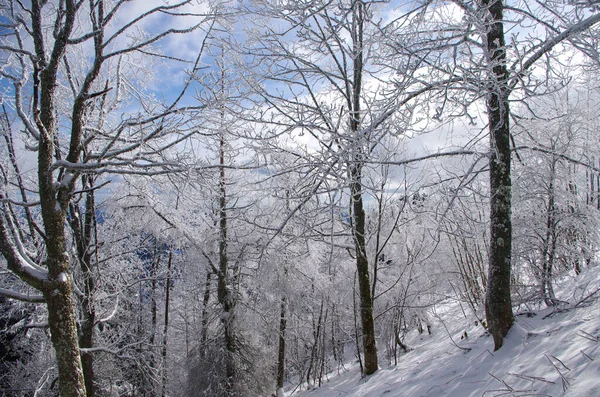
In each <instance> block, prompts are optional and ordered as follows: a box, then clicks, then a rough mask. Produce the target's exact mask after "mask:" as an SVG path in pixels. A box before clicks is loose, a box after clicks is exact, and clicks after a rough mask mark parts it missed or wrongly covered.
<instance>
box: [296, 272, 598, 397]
mask: <svg viewBox="0 0 600 397" xmlns="http://www.w3.org/2000/svg"><path fill="white" fill-rule="evenodd" d="M556 290H557V297H558V298H559V299H560V300H561V301H562V303H561V305H560V306H558V307H556V308H548V309H543V310H533V311H532V310H527V309H525V308H521V309H520V311H516V314H517V315H516V322H515V325H514V326H513V327H512V329H511V330H510V332H509V334H508V336H507V338H506V340H505V344H504V346H503V347H502V349H500V350H498V351H496V352H493V345H494V344H493V341H492V338H491V337H490V336H489V335H488V334H487V333H486V332H485V330H484V329H483V327H482V326H481V325H479V326H477V325H476V324H475V321H474V319H473V318H467V317H466V316H465V315H464V314H463V312H462V310H460V308H459V306H458V304H456V303H452V302H447V303H445V304H442V305H440V306H438V307H436V308H434V309H433V310H435V313H434V315H433V316H432V335H427V334H426V332H425V333H423V334H422V335H418V334H417V333H416V332H415V334H414V335H413V334H411V335H410V336H409V338H407V340H406V342H407V345H408V347H409V348H410V349H411V350H410V351H409V352H408V353H405V354H402V355H401V356H400V358H399V361H398V365H397V366H385V363H382V362H381V361H380V370H379V371H377V372H376V373H375V374H373V375H371V376H369V377H367V378H362V379H361V377H360V371H359V367H358V364H356V363H352V364H349V365H346V368H345V369H346V371H344V372H342V373H340V374H339V375H338V374H337V372H336V373H335V374H331V375H329V376H328V380H327V382H326V383H324V384H323V385H322V386H321V387H319V388H309V390H306V389H307V387H306V385H302V386H301V387H300V388H298V389H297V390H294V391H293V390H292V389H293V387H292V388H290V389H289V390H288V392H287V395H288V396H294V397H342V396H343V397H362V396H368V397H379V396H381V397H420V396H424V397H425V396H426V397H444V396H447V397H493V396H498V397H499V396H551V397H559V396H561V397H562V396H565V397H600V267H595V268H590V269H588V270H586V271H585V272H584V273H582V274H581V275H579V276H577V277H574V278H570V279H568V280H563V281H562V282H561V283H560V284H559V285H558V286H557V288H556ZM465 332H466V335H467V337H465ZM461 337H462V338H461Z"/></svg>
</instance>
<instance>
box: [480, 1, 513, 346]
mask: <svg viewBox="0 0 600 397" xmlns="http://www.w3.org/2000/svg"><path fill="white" fill-rule="evenodd" d="M481 4H482V6H483V7H485V8H486V9H487V17H488V18H489V22H488V23H489V27H488V31H487V37H486V44H487V50H488V62H489V65H490V66H491V68H492V70H491V76H490V85H489V92H488V97H487V111H488V120H489V121H488V122H489V130H490V195H491V198H490V252H489V268H488V282H487V295H486V302H485V311H486V317H487V322H488V330H489V332H490V333H491V334H492V337H493V338H494V350H498V349H499V348H501V347H502V344H503V340H504V337H505V336H506V334H507V333H508V331H509V329H510V327H511V326H512V324H513V321H514V317H513V312H512V301H511V296H510V273H511V246H512V223H511V175H510V165H511V158H510V156H511V153H510V124H509V111H510V109H509V104H508V95H509V93H510V90H509V87H508V78H509V75H508V70H507V68H506V63H505V62H506V50H505V40H504V25H503V23H502V18H503V4H502V1H498V0H482V3H481Z"/></svg>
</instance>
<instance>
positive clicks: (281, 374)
mask: <svg viewBox="0 0 600 397" xmlns="http://www.w3.org/2000/svg"><path fill="white" fill-rule="evenodd" d="M285 305H286V302H285V296H284V297H282V298H281V315H280V317H279V348H278V356H277V393H278V395H279V394H281V393H280V391H279V390H282V389H283V381H284V379H285V328H286V317H285V316H286V314H285Z"/></svg>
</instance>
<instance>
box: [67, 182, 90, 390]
mask: <svg viewBox="0 0 600 397" xmlns="http://www.w3.org/2000/svg"><path fill="white" fill-rule="evenodd" d="M83 180H84V186H85V187H86V188H89V189H91V188H93V182H92V180H91V178H87V179H86V178H84V179H83ZM85 181H87V182H89V183H87V182H85ZM70 210H71V217H70V224H71V229H72V230H73V234H74V236H75V241H76V245H77V256H78V258H79V265H80V266H81V272H82V274H83V297H82V298H81V314H82V321H81V323H80V325H79V347H80V348H82V349H89V348H91V347H93V344H94V325H95V321H96V309H95V305H94V297H93V294H94V290H95V288H96V286H95V280H94V275H93V271H92V248H91V244H92V231H93V230H94V227H95V217H96V214H95V210H96V208H95V201H94V191H93V190H90V191H89V192H87V193H86V201H85V213H84V219H83V225H81V224H80V223H79V222H80V215H79V212H80V211H79V208H77V207H76V206H75V204H71V205H70ZM82 226H83V227H82ZM81 364H82V367H83V377H84V380H85V389H86V395H87V397H94V395H95V386H94V382H95V379H94V356H93V354H92V353H82V355H81Z"/></svg>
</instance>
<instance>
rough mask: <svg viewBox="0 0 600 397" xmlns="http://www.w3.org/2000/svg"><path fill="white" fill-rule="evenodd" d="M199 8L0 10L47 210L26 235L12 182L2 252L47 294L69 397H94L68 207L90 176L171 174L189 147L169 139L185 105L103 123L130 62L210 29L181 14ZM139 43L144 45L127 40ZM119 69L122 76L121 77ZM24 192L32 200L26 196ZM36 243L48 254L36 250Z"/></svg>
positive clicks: (6, 74) (2, 223)
mask: <svg viewBox="0 0 600 397" xmlns="http://www.w3.org/2000/svg"><path fill="white" fill-rule="evenodd" d="M190 3H191V2H190V1H182V2H180V3H175V4H172V5H167V4H164V5H159V6H156V7H154V8H150V7H146V8H145V9H143V10H139V13H137V16H136V17H134V18H132V19H129V18H130V17H127V18H126V19H127V20H125V19H124V18H120V17H119V16H120V15H121V12H123V11H133V12H135V10H132V9H131V8H129V7H128V6H130V5H129V4H128V3H127V2H125V1H117V2H114V3H112V2H111V3H105V2H104V1H96V2H94V1H90V2H85V1H82V0H80V1H75V0H66V1H60V2H48V1H39V0H33V1H31V2H30V3H27V4H24V3H21V2H19V1H11V2H5V3H4V4H3V5H2V6H1V9H0V11H1V12H2V19H3V21H5V22H3V29H4V30H5V31H4V34H3V36H2V43H1V48H2V50H3V55H2V57H3V63H4V65H3V67H2V69H1V70H0V76H1V77H2V80H3V82H4V83H6V85H7V86H8V85H10V89H8V90H7V91H5V92H4V93H3V95H4V97H3V102H4V103H8V104H9V110H8V113H9V114H10V115H11V117H13V116H14V117H16V118H17V119H18V121H19V125H21V126H22V130H23V135H22V136H21V138H22V141H23V142H24V146H26V148H27V149H28V150H32V151H34V152H36V154H37V160H36V167H37V175H36V179H37V187H33V186H27V188H28V190H29V191H32V192H34V193H33V194H32V196H33V197H34V198H33V199H32V198H31V197H30V198H29V200H31V201H32V202H33V203H34V205H38V206H39V213H40V217H41V225H37V224H36V223H34V224H33V225H32V228H31V229H30V230H31V231H30V232H29V233H28V232H27V229H26V228H25V229H24V228H22V227H20V219H19V217H18V216H16V215H15V213H14V212H11V211H10V210H9V208H8V206H9V205H10V203H11V202H13V203H15V204H16V205H17V206H29V205H30V204H28V202H27V200H28V198H27V197H20V198H19V199H14V198H13V197H12V195H13V191H12V190H11V189H9V187H8V186H7V183H6V181H5V184H4V186H3V189H2V192H1V193H0V199H1V200H2V203H3V207H4V208H3V211H2V214H1V216H0V251H1V252H2V255H3V257H4V258H5V259H6V262H7V265H8V268H9V269H10V270H11V271H12V272H13V273H14V274H16V275H17V276H19V278H20V279H21V280H23V281H24V282H25V283H26V284H28V285H29V286H31V287H33V288H35V289H37V290H38V291H39V292H40V293H41V297H40V298H39V299H40V300H41V299H43V300H44V302H45V304H46V306H47V309H48V323H49V328H50V333H51V339H52V344H53V346H54V349H55V353H56V362H57V367H58V374H59V388H60V394H61V395H62V396H64V397H71V396H83V395H85V394H86V388H85V384H84V373H83V369H82V364H81V359H80V350H79V340H78V339H79V338H78V330H77V324H76V310H75V302H74V299H73V289H72V288H73V287H72V282H73V279H72V271H71V267H70V265H71V259H70V255H69V244H68V239H67V237H68V236H67V232H66V230H65V227H64V226H65V221H66V219H67V213H68V210H69V206H70V204H71V201H72V199H73V198H74V197H75V196H77V195H78V193H77V190H78V186H79V182H80V177H81V176H82V175H84V174H88V173H89V174H94V173H96V174H101V173H106V172H108V171H117V170H119V171H121V172H131V173H147V172H151V171H149V169H153V168H154V169H160V171H159V172H168V171H170V170H171V169H172V166H171V165H170V164H169V163H168V162H165V161H164V159H160V153H161V151H162V149H163V148H165V147H168V146H169V145H171V144H172V141H173V140H176V139H180V138H181V136H179V137H174V138H173V139H167V136H169V134H171V133H173V132H174V129H175V127H176V125H178V123H179V122H180V121H181V120H173V121H170V119H169V116H170V115H172V114H174V113H175V112H176V111H178V110H179V109H178V107H177V101H175V102H174V103H173V104H171V105H168V106H165V107H163V108H161V107H158V106H156V107H154V108H153V109H152V108H146V109H145V110H144V111H143V112H141V113H140V114H137V115H131V117H127V116H125V117H121V118H117V119H116V120H118V119H120V120H121V121H120V122H119V121H115V120H112V121H113V122H111V123H103V122H98V120H100V121H102V120H106V117H107V113H105V112H106V111H111V110H112V111H114V110H115V109H116V108H117V107H118V106H122V105H123V98H122V97H121V95H123V94H124V92H123V90H125V91H127V90H128V88H123V87H122V86H121V83H122V82H123V81H122V80H121V76H120V75H119V73H120V70H119V68H120V67H121V61H122V60H124V59H126V58H127V57H128V56H133V55H134V54H136V53H139V51H142V53H144V52H147V51H148V50H150V47H151V45H152V44H154V43H157V42H158V41H160V40H161V39H165V38H167V37H169V36H171V35H175V34H183V33H189V32H193V31H195V30H197V29H198V28H200V27H201V26H204V25H205V24H206V23H207V21H208V20H209V19H211V16H207V15H203V14H199V13H194V12H193V10H192V11H189V9H188V11H189V12H188V13H183V14H181V15H182V16H181V17H178V16H177V13H178V12H179V11H182V10H183V9H184V8H185V7H186V6H188V5H189V4H190ZM128 8H129V9H128ZM165 15H167V16H169V17H168V18H166V23H165V25H164V26H166V28H165V29H164V30H162V31H153V32H150V33H149V34H148V35H146V34H142V31H143V27H142V25H145V24H146V23H147V22H148V21H150V20H151V19H152V18H155V17H158V16H165ZM189 16H194V17H195V21H193V22H191V23H190V22H189V20H188V22H187V23H186V22H183V23H182V22H181V19H183V18H184V17H189ZM174 24H179V27H175V26H174ZM136 29H137V30H136ZM134 31H136V33H133V32H134ZM132 34H133V35H136V34H137V37H135V38H133V36H130V38H132V39H133V40H125V39H124V38H125V37H126V36H128V35H132ZM126 41H127V42H126ZM79 55H81V58H80V60H81V64H77V65H74V64H73V63H72V61H73V59H74V58H75V57H77V56H79ZM156 56H157V57H160V54H156ZM111 67H116V68H117V69H116V73H115V70H114V69H113V70H111ZM66 87H70V91H71V94H69V93H68V92H69V90H68V89H66V90H64V89H65V88H66ZM130 87H131V86H130ZM139 92H140V91H138V93H139ZM107 95H109V96H112V99H113V102H114V103H115V107H113V108H112V109H106V108H103V109H102V112H100V113H99V112H98V111H97V110H98V109H99V108H102V107H101V106H94V105H93V104H98V103H100V102H101V101H104V100H106V96H107ZM138 99H141V98H140V97H139V96H138ZM117 105H118V106H117ZM94 110H95V111H96V113H94ZM13 125H14V124H13ZM11 133H13V134H14V131H11ZM136 135H137V136H138V138H139V139H137V140H136V139H135V138H134V137H135V136H136ZM20 140H21V139H20ZM167 141H169V142H167ZM151 142H156V146H154V147H150V146H149V144H150V143H151ZM149 164H150V165H149ZM85 186H87V187H89V185H85ZM20 188H21V191H23V188H24V186H20ZM30 222H31V221H30ZM35 241H39V242H40V244H38V246H34V245H32V242H35ZM32 249H37V250H38V251H37V252H32V251H31V250H32ZM9 295H10V294H9ZM12 297H13V298H15V297H17V298H18V297H19V296H18V295H15V294H13V296H12ZM89 393H92V394H93V391H92V390H90V391H89Z"/></svg>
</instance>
